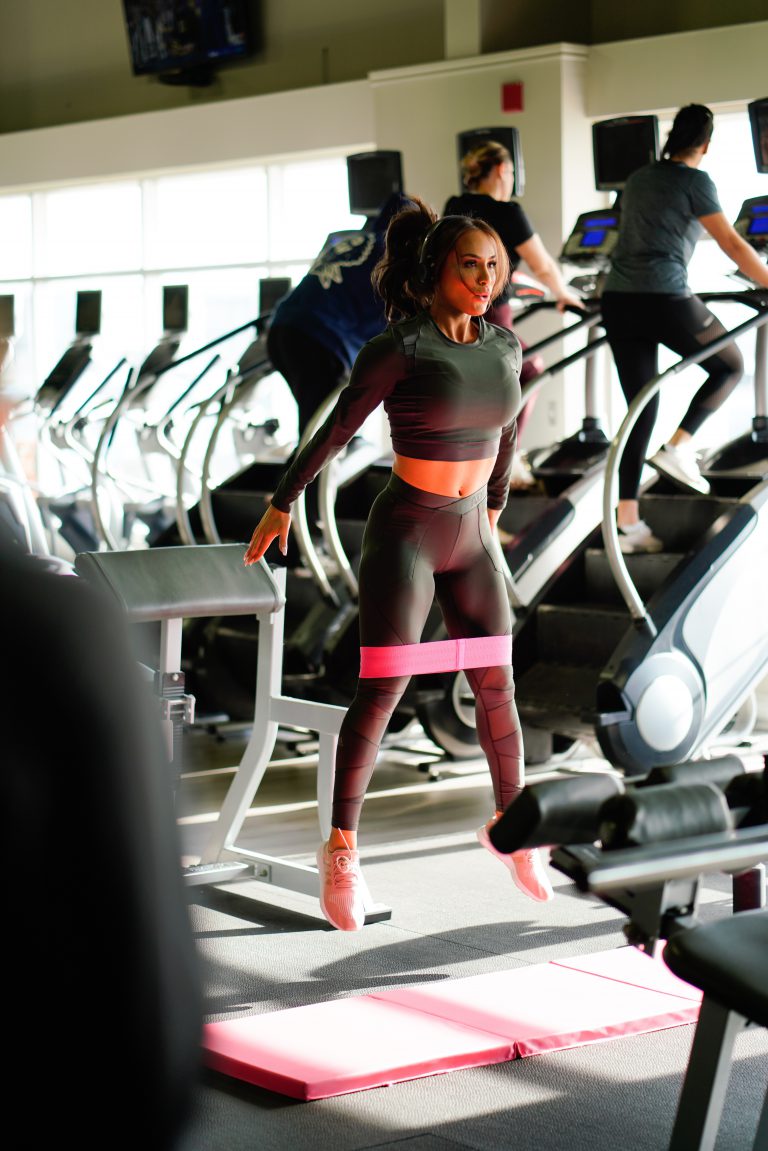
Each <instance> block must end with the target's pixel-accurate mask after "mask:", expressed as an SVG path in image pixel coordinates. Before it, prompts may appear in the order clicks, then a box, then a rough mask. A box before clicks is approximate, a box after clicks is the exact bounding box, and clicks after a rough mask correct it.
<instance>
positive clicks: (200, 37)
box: [123, 0, 263, 85]
mask: <svg viewBox="0 0 768 1151" xmlns="http://www.w3.org/2000/svg"><path fill="white" fill-rule="evenodd" d="M123 11H124V17H125V27H126V34H127V37H128V50H129V53H130V61H131V68H132V70H133V74H134V76H157V78H158V79H159V80H163V81H164V82H165V83H169V84H191V85H205V84H210V83H212V81H213V79H214V76H215V74H216V69H217V68H218V67H219V66H220V65H222V64H232V63H237V62H239V61H242V60H245V59H247V58H248V57H250V56H253V55H254V54H255V53H256V52H257V51H260V50H261V48H262V47H263V37H262V32H261V29H262V23H263V22H262V16H261V0H183V2H182V3H180V2H179V0H123Z"/></svg>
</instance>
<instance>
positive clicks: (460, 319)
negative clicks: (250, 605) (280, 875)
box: [244, 200, 552, 931]
mask: <svg viewBox="0 0 768 1151" xmlns="http://www.w3.org/2000/svg"><path fill="white" fill-rule="evenodd" d="M507 278H508V263H507V257H506V252H505V249H504V245H503V244H502V242H501V240H500V238H499V236H498V234H497V233H496V231H495V230H494V229H493V228H491V227H490V225H488V224H486V223H485V221H483V220H479V219H469V218H467V217H465V216H446V217H444V218H443V219H440V220H438V219H437V217H436V214H435V212H434V211H433V210H432V209H431V208H429V207H428V206H427V205H426V204H424V203H423V202H421V201H416V200H414V203H413V205H412V206H411V207H410V208H406V209H404V210H403V211H401V212H400V213H398V214H397V215H396V216H395V217H394V219H393V220H392V222H391V223H390V225H389V228H388V230H387V236H386V247H385V251H384V255H383V257H382V259H381V261H380V262H379V263H378V264H377V266H376V268H375V270H374V277H373V279H374V285H375V287H376V289H377V291H378V292H379V294H380V295H381V297H382V298H383V300H384V303H385V307H386V314H387V319H388V326H387V328H386V330H385V331H384V332H383V333H382V334H380V335H379V336H377V337H376V338H375V339H373V340H371V341H370V342H369V343H367V344H366V345H365V346H364V347H363V348H362V350H361V351H360V353H359V355H358V356H357V359H356V361H355V365H354V368H353V370H352V373H351V376H350V379H349V383H348V384H347V386H346V387H345V388H344V389H343V391H342V392H341V395H340V397H339V399H338V402H337V404H336V406H335V408H334V410H333V411H332V412H331V414H330V415H329V417H328V419H327V420H326V422H325V423H324V424H323V426H322V427H321V428H320V429H319V430H318V431H317V432H316V434H315V435H314V436H313V438H312V439H311V440H310V441H309V442H308V443H307V444H306V446H305V447H304V449H303V450H302V451H301V453H300V454H299V455H298V456H297V458H296V459H295V460H293V462H292V463H291V464H290V465H289V466H288V467H287V468H286V470H285V472H284V473H283V475H282V478H281V480H280V482H279V483H278V485H277V488H276V490H275V493H274V495H273V497H272V502H271V506H270V507H268V508H267V510H266V512H265V514H264V516H263V517H262V519H261V520H260V522H259V524H258V525H257V527H256V529H255V530H254V532H253V536H252V538H251V542H250V544H249V545H248V548H247V550H246V553H245V557H244V560H245V563H246V564H252V563H256V562H257V561H258V560H260V559H261V557H262V556H263V555H264V553H265V551H266V550H267V547H268V546H269V545H270V543H271V542H272V541H273V540H274V539H275V538H277V539H279V544H280V549H281V551H283V552H285V551H286V549H287V544H288V531H289V528H290V523H291V515H290V511H291V506H292V504H293V502H294V500H295V499H296V498H297V496H298V495H299V494H300V492H301V491H302V490H303V489H304V488H305V486H306V485H307V484H308V483H309V482H310V481H311V480H312V479H313V478H314V477H315V476H316V475H317V474H318V472H319V471H320V469H321V468H322V467H324V466H325V465H326V464H327V463H328V462H329V461H330V460H332V459H333V458H334V457H335V456H336V455H337V454H338V452H339V451H341V449H342V448H343V447H344V445H345V444H347V443H348V442H349V440H350V439H351V437H352V436H353V435H354V434H355V431H356V430H357V429H358V428H359V427H360V425H361V424H362V423H363V421H364V420H365V419H366V418H367V417H368V416H369V415H370V413H371V412H372V411H374V410H375V409H376V408H377V407H378V406H379V405H380V404H382V403H383V405H384V409H385V411H386V413H387V415H388V417H389V423H390V430H391V435H392V446H393V451H394V459H393V467H392V474H391V476H390V479H389V482H388V484H387V486H386V488H385V489H384V490H383V491H382V492H381V493H380V494H379V495H378V496H377V498H376V500H375V501H374V504H373V506H372V508H371V511H370V514H369V516H368V520H367V523H366V527H365V533H364V537H363V547H362V558H361V561H360V569H359V577H358V583H359V615H360V644H361V649H360V676H359V680H358V686H357V691H356V694H355V698H354V700H353V701H352V703H351V705H350V707H349V710H348V711H347V714H346V716H345V718H344V721H343V723H342V727H341V731H340V734H339V742H338V751H337V759H336V773H335V780H334V790H333V807H332V818H331V823H332V830H331V835H330V838H329V840H328V842H327V843H324V844H322V845H321V847H320V849H319V850H318V867H319V870H320V875H321V892H322V893H321V899H320V903H321V908H322V910H323V913H324V915H325V917H326V918H327V919H328V920H329V922H330V923H332V924H333V925H334V926H336V927H338V928H340V929H341V930H343V931H357V930H359V929H360V928H361V927H362V925H363V921H364V909H363V897H362V893H361V888H360V861H359V855H358V851H357V830H358V824H359V820H360V814H361V809H362V805H363V800H364V797H365V794H366V790H367V788H368V785H369V783H370V780H371V776H372V774H373V768H374V765H375V762H376V756H377V753H378V750H379V746H380V743H381V740H382V738H383V736H384V733H385V731H386V728H387V724H388V722H389V720H390V717H391V716H392V713H393V711H394V709H395V707H396V706H397V703H398V701H399V700H400V698H401V696H402V694H403V692H404V691H405V688H406V686H407V684H408V681H409V679H410V676H411V674H413V673H414V672H419V671H421V672H426V671H437V670H448V669H449V665H448V663H447V662H444V657H445V653H446V649H449V652H450V658H451V662H450V668H451V669H453V668H455V667H456V666H460V667H463V668H464V669H465V670H466V675H467V679H468V680H469V683H470V685H471V688H472V691H473V693H474V695H475V700H476V715H477V730H478V737H479V740H480V745H481V747H482V749H483V752H484V754H485V756H486V758H487V761H488V765H489V768H490V773H491V780H492V784H493V793H494V799H495V814H494V815H493V817H492V818H491V820H489V822H488V823H487V824H485V825H484V826H483V827H481V828H480V829H479V830H478V832H477V835H478V838H479V840H480V842H481V843H482V844H483V846H485V847H486V848H487V849H488V850H489V851H491V852H492V853H493V854H494V855H498V857H499V858H500V859H501V860H502V861H503V862H504V863H505V864H506V866H507V867H508V868H509V870H510V872H511V874H512V878H513V880H514V881H515V883H516V884H517V886H518V887H520V888H521V889H522V890H523V891H524V892H525V893H526V894H527V895H529V896H530V897H531V898H533V899H536V900H540V901H544V900H547V899H550V898H551V897H552V888H551V885H550V883H549V879H548V876H547V873H546V869H545V867H544V865H543V863H542V860H541V858H540V856H539V854H538V852H536V851H521V852H516V853H514V854H511V855H499V853H497V852H496V851H495V849H494V848H493V847H492V845H491V843H490V839H489V837H488V828H489V827H490V826H491V824H492V823H493V822H494V820H495V819H497V818H498V816H499V815H500V814H501V812H503V811H504V810H505V809H506V808H507V807H508V806H509V804H510V803H512V802H513V801H514V800H515V799H516V797H517V796H518V795H519V793H520V791H521V790H522V787H523V783H524V780H523V742H522V737H521V730H520V722H519V719H518V715H517V709H516V705H515V688H514V681H513V676H512V665H511V650H512V638H511V631H512V624H511V612H510V607H509V599H508V596H507V590H506V585H505V580H504V575H503V570H502V560H501V556H500V554H499V549H498V543H497V541H496V539H495V536H494V529H495V527H496V522H497V520H498V517H499V514H500V512H501V510H502V508H503V507H504V505H505V503H506V499H507V494H508V489H509V469H510V466H511V462H512V457H513V454H514V448H515V439H516V418H517V414H518V410H519V407H520V382H519V373H520V364H521V359H522V356H521V352H520V344H519V341H518V339H517V337H516V336H515V335H514V334H513V333H511V332H509V331H508V330H507V329H504V328H500V327H497V326H495V325H493V324H490V323H488V322H487V320H486V319H485V318H484V313H485V312H486V311H487V309H488V307H489V306H490V304H491V303H492V301H493V299H494V298H495V297H496V295H497V294H498V292H500V291H501V290H502V288H503V286H504V284H505V283H506V282H507ZM435 595H436V596H437V599H438V603H439V605H440V608H441V610H442V614H443V619H444V621H445V627H446V630H447V633H448V635H449V637H450V639H449V640H444V641H437V642H435V643H423V644H422V643H421V642H420V640H421V633H422V630H423V628H424V624H425V622H426V620H427V616H428V613H429V610H430V608H431V606H432V601H433V597H434V596H435ZM457 657H458V662H457Z"/></svg>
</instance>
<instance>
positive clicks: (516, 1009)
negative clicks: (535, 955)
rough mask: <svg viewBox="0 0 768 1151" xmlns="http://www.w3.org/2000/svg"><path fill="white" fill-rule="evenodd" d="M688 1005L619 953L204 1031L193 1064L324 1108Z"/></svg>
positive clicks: (653, 962) (688, 1011)
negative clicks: (200, 1058)
mask: <svg viewBox="0 0 768 1151" xmlns="http://www.w3.org/2000/svg"><path fill="white" fill-rule="evenodd" d="M700 1002H701V993H700V992H699V991H698V990H697V989H696V988H693V987H691V986H690V985H689V984H687V983H684V982H683V981H682V980H681V979H678V978H677V977H676V976H674V975H673V974H672V972H671V971H669V969H668V968H667V967H666V966H665V965H664V963H663V961H662V960H661V959H660V958H653V957H651V956H648V955H646V954H644V953H643V952H640V951H637V950H636V949H635V948H633V947H622V948H618V949H616V950H613V951H602V952H596V953H594V954H591V955H583V956H577V957H576V958H574V959H567V960H559V961H552V962H550V963H541V964H534V965H531V966H530V967H522V968H517V969H515V970H514V971H491V972H487V973H485V974H483V975H471V976H467V977H465V978H462V979H447V980H440V981H438V982H434V983H423V984H418V985H415V986H410V987H407V988H403V989H400V990H392V991H381V992H375V993H373V994H369V995H356V996H350V997H348V998H345V999H334V1000H328V1001H326V1002H323V1003H313V1004H310V1005H308V1006H306V1007H292V1008H288V1009H287V1010H283V1011H273V1012H269V1013H266V1014H263V1015H249V1016H243V1017H241V1018H239V1019H232V1020H223V1021H221V1022H218V1023H209V1024H207V1025H206V1027H205V1029H204V1036H203V1053H204V1060H205V1062H206V1064H207V1065H208V1066H209V1067H211V1068H213V1069H214V1070H216V1071H219V1072H221V1073H222V1074H225V1075H230V1076H232V1077H233V1078H236V1079H242V1080H245V1081H246V1082H248V1083H253V1084H254V1085H256V1086H257V1087H263V1088H266V1089H267V1090H269V1091H275V1092H278V1093H279V1094H282V1095H289V1096H290V1097H291V1098H293V1099H303V1100H310V1099H326V1098H329V1097H331V1096H334V1095H344V1094H348V1093H350V1092H353V1091H361V1090H363V1089H367V1088H371V1087H383V1086H386V1085H387V1084H391V1083H399V1082H402V1081H403V1080H407V1079H419V1078H422V1077H424V1076H426V1075H435V1074H440V1073H445V1072H448V1071H456V1070H460V1069H462V1068H467V1067H481V1066H487V1065H489V1064H491V1063H503V1062H506V1061H508V1060H511V1059H519V1058H525V1057H526V1056H530V1055H539V1054H543V1053H545V1052H554V1051H562V1050H565V1049H566V1048H570V1047H580V1046H583V1045H584V1044H587V1043H596V1042H599V1041H601V1040H607V1039H615V1038H619V1037H620V1036H623V1035H638V1034H641V1033H643V1032H648V1031H659V1030H662V1029H663V1028H667V1027H678V1026H680V1025H681V1024H686V1023H694V1022H695V1021H696V1019H697V1018H698V1013H699V1006H700ZM339 1034H343V1035H345V1036H346V1037H347V1042H345V1043H344V1044H338V1043H337V1042H336V1036H338V1035H339Z"/></svg>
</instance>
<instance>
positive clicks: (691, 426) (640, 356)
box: [601, 292, 744, 500]
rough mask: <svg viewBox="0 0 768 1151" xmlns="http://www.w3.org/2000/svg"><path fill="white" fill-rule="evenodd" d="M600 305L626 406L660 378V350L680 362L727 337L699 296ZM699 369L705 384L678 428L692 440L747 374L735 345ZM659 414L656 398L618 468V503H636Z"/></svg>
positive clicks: (609, 296) (626, 297)
mask: <svg viewBox="0 0 768 1151" xmlns="http://www.w3.org/2000/svg"><path fill="white" fill-rule="evenodd" d="M601 304H602V316H603V327H604V328H605V332H606V335H607V336H608V343H609V344H610V346H611V351H612V352H613V358H614V360H615V362H616V370H617V372H618V374H619V382H620V384H621V390H622V391H623V393H624V396H625V398H626V401H627V404H630V403H631V402H632V400H633V399H634V398H635V396H636V395H637V394H638V392H640V391H642V389H643V388H644V387H645V385H646V384H647V383H648V381H649V380H651V379H653V377H654V376H656V375H657V374H658V371H659V367H658V351H659V344H664V345H665V346H666V347H667V348H670V349H671V350H672V351H673V352H677V354H678V355H680V356H689V355H691V354H692V353H693V352H698V351H700V350H701V348H702V347H704V346H705V345H706V344H709V343H712V341H713V340H716V339H718V338H719V337H720V336H722V335H724V334H725V328H724V327H723V325H722V324H721V323H720V321H719V320H718V318H717V317H716V316H714V315H713V314H712V312H710V310H709V308H707V307H705V305H704V304H703V303H702V301H701V300H700V299H699V297H698V296H669V295H664V294H661V293H656V292H604V293H603V297H602V301H601ZM700 366H701V367H702V368H703V369H704V371H705V372H706V373H707V378H706V380H705V381H704V383H703V384H702V386H701V387H700V388H699V390H698V391H697V392H696V395H695V396H694V397H693V399H692V400H691V403H690V405H689V407H688V411H687V412H686V413H685V415H684V417H683V419H682V421H681V423H680V427H681V428H682V429H683V431H686V432H689V433H690V434H691V435H694V434H695V433H696V432H697V431H698V430H699V428H700V427H701V425H702V424H703V423H704V421H705V420H706V419H707V417H708V416H711V415H712V413H713V412H714V411H716V409H717V408H719V407H720V405H721V404H722V403H723V402H724V401H725V400H726V399H727V398H728V396H729V395H730V394H731V392H732V391H733V389H734V388H735V387H736V385H737V383H738V382H739V380H740V379H741V376H742V374H743V372H744V361H743V360H742V356H741V352H740V351H739V349H738V348H737V346H736V344H729V345H728V346H727V347H725V348H723V349H722V350H721V351H719V352H716V353H715V355H713V356H708V357H707V359H706V360H702V361H701V365H700ZM658 411H659V397H658V395H657V396H656V397H655V398H654V399H653V400H651V401H650V403H649V404H648V405H647V406H646V408H645V410H644V411H643V413H642V414H641V416H640V418H639V420H638V421H637V423H636V424H635V426H634V428H633V429H632V431H631V433H630V436H629V440H628V442H627V446H626V449H625V451H624V455H623V457H622V461H621V464H620V466H619V499H622V500H635V499H637V493H638V489H639V487H640V475H641V472H642V470H643V464H644V462H645V459H646V455H647V452H648V444H649V442H650V439H651V435H652V434H653V427H654V424H655V423H656V417H657V415H658Z"/></svg>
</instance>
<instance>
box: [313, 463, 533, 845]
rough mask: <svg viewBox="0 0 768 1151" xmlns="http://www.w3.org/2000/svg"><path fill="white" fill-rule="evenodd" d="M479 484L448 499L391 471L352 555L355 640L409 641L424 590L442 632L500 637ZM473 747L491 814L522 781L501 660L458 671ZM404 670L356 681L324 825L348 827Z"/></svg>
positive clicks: (493, 557) (501, 616)
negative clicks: (469, 703)
mask: <svg viewBox="0 0 768 1151" xmlns="http://www.w3.org/2000/svg"><path fill="white" fill-rule="evenodd" d="M496 547H497V545H496V543H495V540H494V538H493V535H492V532H491V528H490V524H489V522H488V511H487V507H486V489H485V488H481V489H480V490H479V491H477V492H474V494H473V495H471V496H466V497H465V498H463V499H457V500H453V499H451V498H450V497H448V496H441V495H436V494H435V493H433V492H425V491H422V490H421V489H420V488H414V487H411V485H410V484H407V483H405V482H404V481H403V480H401V479H400V478H399V477H398V476H395V475H392V476H391V478H390V480H389V483H388V485H387V487H386V488H385V489H384V491H383V492H381V493H380V495H379V496H377V498H376V500H375V502H374V504H373V507H372V508H371V512H370V515H369V517H368V522H367V524H366V528H365V534H364V537H363V552H362V559H361V562H360V573H359V587H360V643H361V645H362V646H364V647H386V646H399V645H401V644H412V643H418V642H419V640H420V639H421V633H422V630H423V627H424V624H425V623H426V620H427V615H428V613H429V610H430V608H431V606H432V601H433V598H434V596H435V595H436V596H437V600H438V603H439V605H440V608H441V610H442V613H443V619H444V620H445V626H446V629H447V632H448V635H449V637H450V638H451V639H458V638H465V639H467V638H474V637H477V636H494V635H509V633H510V631H511V627H512V623H511V613H510V608H509V599H508V596H507V590H506V584H505V580H504V576H503V574H502V571H501V567H500V557H499V556H498V553H497V552H496ZM466 676H467V679H468V680H469V684H470V686H471V688H472V691H473V693H474V695H475V701H476V714H477V731H478V738H479V741H480V746H481V748H482V750H483V752H484V754H485V756H486V758H487V760H488V766H489V768H490V772H491V780H492V783H493V792H494V798H495V801H496V807H497V808H498V809H499V810H500V811H501V810H504V809H505V808H506V807H507V806H508V805H509V803H511V801H512V800H513V799H514V798H515V797H516V795H517V794H518V792H519V791H520V789H521V788H522V786H523V744H522V736H521V732H520V722H519V719H518V715H517V708H516V706H515V687H514V681H513V678H512V668H511V666H509V665H507V666H500V667H489V668H474V669H469V670H467V672H466ZM409 679H410V676H407V675H404V676H391V677H386V678H381V679H360V680H359V681H358V688H357V694H356V695H355V698H354V700H353V702H352V704H351V706H350V708H349V711H348V712H347V715H346V716H345V718H344V722H343V724H342V727H341V732H340V734H339V746H338V752H337V757H336V780H335V786H334V799H333V811H332V823H333V826H334V827H340V828H344V829H345V830H350V831H352V830H355V829H356V828H357V825H358V822H359V819H360V809H361V807H362V804H363V799H364V797H365V792H366V790H367V788H368V784H369V782H370V779H371V776H372V774H373V768H374V764H375V762H376V755H377V752H378V750H379V744H380V742H381V739H382V737H383V735H384V732H385V731H386V728H387V724H388V723H389V720H390V717H391V715H392V713H393V711H394V710H395V707H396V706H397V704H398V702H399V700H400V697H401V696H402V694H403V692H404V691H405V689H406V687H407V685H408V681H409Z"/></svg>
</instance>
